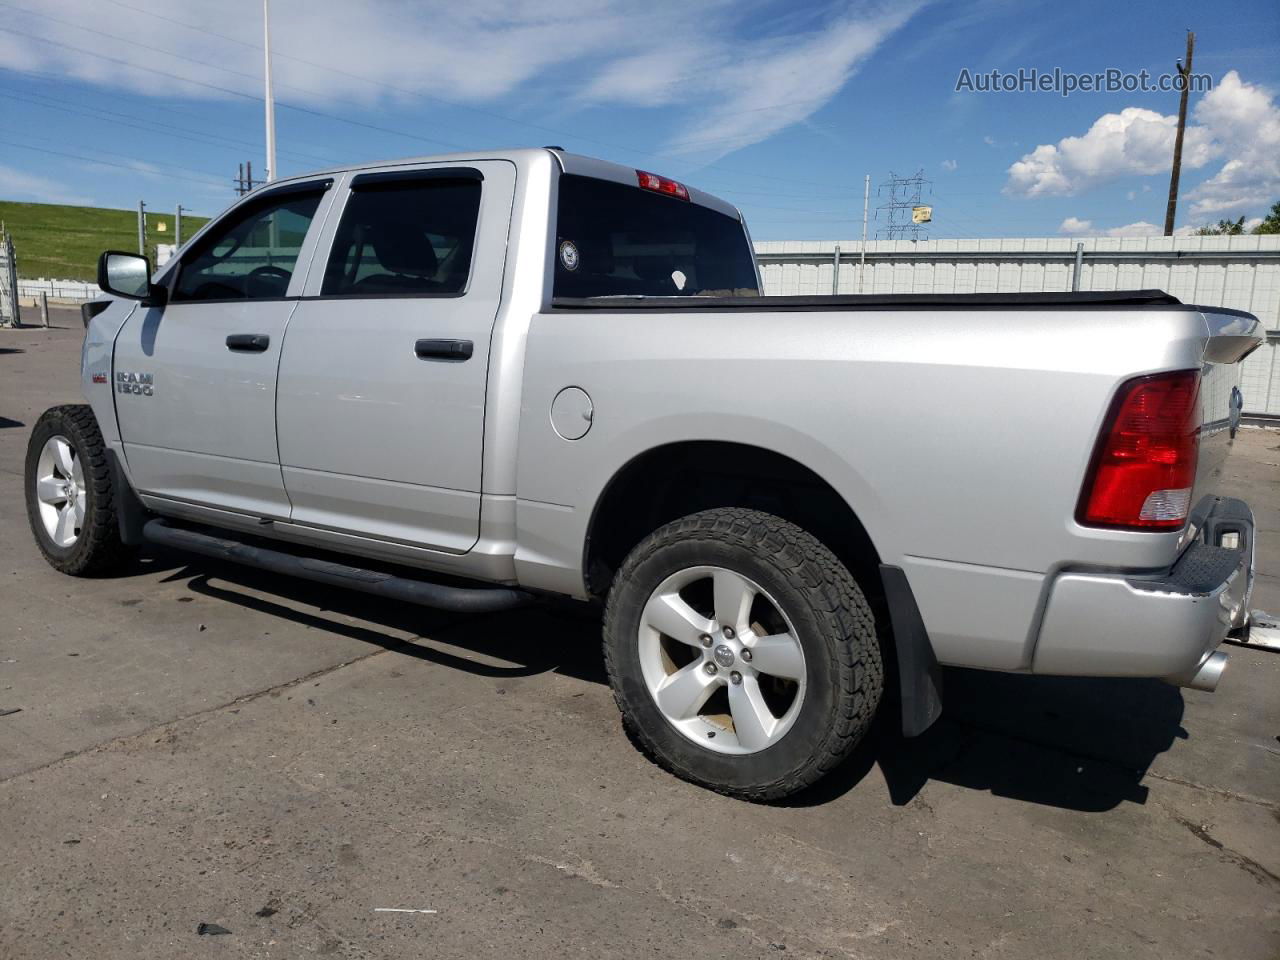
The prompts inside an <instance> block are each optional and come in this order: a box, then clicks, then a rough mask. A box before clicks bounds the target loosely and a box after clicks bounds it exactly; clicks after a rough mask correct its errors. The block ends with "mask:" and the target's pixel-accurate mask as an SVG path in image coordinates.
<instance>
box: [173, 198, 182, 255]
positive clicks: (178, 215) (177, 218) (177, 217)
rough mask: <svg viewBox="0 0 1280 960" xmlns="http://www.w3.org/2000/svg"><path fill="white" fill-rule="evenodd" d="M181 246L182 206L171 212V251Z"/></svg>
mask: <svg viewBox="0 0 1280 960" xmlns="http://www.w3.org/2000/svg"><path fill="white" fill-rule="evenodd" d="M180 246H182V204H178V209H177V210H175V211H174V212H173V249H174V250H177V249H178V248H179V247H180Z"/></svg>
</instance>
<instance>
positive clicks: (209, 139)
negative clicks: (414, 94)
mask: <svg viewBox="0 0 1280 960" xmlns="http://www.w3.org/2000/svg"><path fill="white" fill-rule="evenodd" d="M33 96H34V97H40V98H41V100H47V101H51V102H48V103H42V102H41V101H40V100H32V99H30V98H31V97H33ZM0 97H8V98H9V99H10V100H17V101H20V102H22V103H29V104H31V105H33V106H37V107H43V108H44V109H46V110H61V111H62V112H64V113H71V114H77V115H79V116H82V117H90V118H92V119H95V120H103V121H106V122H107V123H110V124H112V125H113V126H123V127H132V128H133V129H135V130H142V131H143V132H145V133H162V134H164V135H165V136H170V137H176V138H177V139H179V140H188V141H190V142H191V143H199V144H203V145H205V146H213V147H219V148H221V149H224V150H235V151H236V152H239V150H240V148H241V147H253V148H255V149H256V148H257V146H258V144H256V143H251V142H250V141H248V140H236V139H233V138H231V137H222V136H218V135H217V134H206V133H202V132H201V131H199V130H191V129H189V128H187V127H180V126H178V125H176V124H172V123H165V122H163V121H161V120H150V119H147V118H146V117H139V116H137V115H136V114H129V113H120V112H119V111H116V110H103V109H81V108H79V107H75V106H60V104H66V103H71V102H72V101H69V100H60V99H59V98H57V97H50V96H49V95H48V94H44V93H30V94H28V95H26V96H23V95H21V94H16V93H9V92H7V91H3V90H0ZM112 118H121V119H112ZM131 120H132V121H138V122H136V123H131V122H130V121H131ZM144 124H147V125H149V126H144ZM156 128H159V129H156ZM170 131H177V132H170ZM285 152H287V153H289V155H290V156H293V157H301V158H303V159H306V160H311V161H315V162H319V163H336V162H337V161H336V160H334V159H332V158H329V157H318V156H315V155H312V154H305V153H296V152H294V151H283V150H282V151H281V153H285Z"/></svg>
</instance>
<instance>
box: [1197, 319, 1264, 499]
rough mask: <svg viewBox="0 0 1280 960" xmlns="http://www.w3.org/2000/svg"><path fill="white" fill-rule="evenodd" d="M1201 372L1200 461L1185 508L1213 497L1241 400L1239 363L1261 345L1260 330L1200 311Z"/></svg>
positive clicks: (1249, 323) (1247, 321)
mask: <svg viewBox="0 0 1280 960" xmlns="http://www.w3.org/2000/svg"><path fill="white" fill-rule="evenodd" d="M1201 315H1202V317H1203V318H1204V322H1205V332H1206V339H1205V342H1204V343H1205V346H1204V366H1203V369H1202V371H1201V374H1202V376H1201V381H1200V461H1199V464H1198V466H1197V468H1196V482H1195V489H1194V491H1193V492H1192V499H1191V502H1192V503H1193V504H1197V505H1198V504H1200V503H1201V502H1202V500H1203V498H1205V497H1211V496H1217V495H1218V494H1219V493H1220V490H1219V486H1220V484H1221V481H1222V469H1223V466H1224V464H1225V463H1226V459H1227V454H1228V453H1229V452H1230V450H1231V440H1232V438H1233V437H1234V436H1235V432H1236V428H1237V427H1238V426H1239V424H1240V411H1241V409H1242V408H1243V406H1244V397H1243V394H1242V393H1241V392H1240V366H1239V364H1240V361H1241V360H1243V359H1244V358H1245V357H1247V356H1248V355H1249V354H1250V353H1252V352H1253V351H1254V350H1256V349H1257V348H1258V347H1259V346H1260V345H1261V344H1262V339H1263V338H1262V325H1261V324H1260V323H1259V322H1258V319H1257V318H1256V317H1254V316H1252V315H1251V314H1247V313H1242V312H1238V311H1215V310H1213V309H1212V308H1204V310H1203V313H1202V314H1201Z"/></svg>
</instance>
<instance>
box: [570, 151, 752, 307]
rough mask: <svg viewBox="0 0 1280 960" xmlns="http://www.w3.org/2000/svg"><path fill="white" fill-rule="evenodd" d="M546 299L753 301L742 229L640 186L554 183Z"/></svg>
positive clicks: (581, 180)
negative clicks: (551, 268) (551, 270)
mask: <svg viewBox="0 0 1280 960" xmlns="http://www.w3.org/2000/svg"><path fill="white" fill-rule="evenodd" d="M555 253H556V257H555V282H554V286H553V291H552V292H553V296H555V297H564V298H578V297H681V296H685V297H687V296H704V297H707V296H720V297H733V296H750V297H754V296H758V295H759V293H760V291H759V288H758V285H757V284H758V281H757V279H756V270H755V257H754V254H753V253H752V251H751V244H750V242H749V241H748V240H747V232H746V230H745V229H744V228H743V225H742V223H741V221H739V220H738V219H736V218H735V217H730V216H727V215H725V214H723V213H720V212H719V211H717V210H712V209H711V208H710V207H704V206H702V205H700V204H698V203H696V202H692V201H689V200H685V199H682V198H680V197H674V196H668V195H666V194H662V193H657V192H654V191H651V190H643V189H641V188H640V187H639V186H633V185H629V184H625V183H617V182H614V181H611V180H600V179H597V178H595V177H585V176H579V175H576V174H564V175H563V176H561V177H560V199H559V203H558V205H557V210H556V251H555Z"/></svg>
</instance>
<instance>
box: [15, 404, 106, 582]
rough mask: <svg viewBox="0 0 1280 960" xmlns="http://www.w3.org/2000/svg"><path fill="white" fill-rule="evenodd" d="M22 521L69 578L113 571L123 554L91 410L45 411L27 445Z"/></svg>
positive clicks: (64, 408) (102, 446)
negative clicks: (24, 508)
mask: <svg viewBox="0 0 1280 960" xmlns="http://www.w3.org/2000/svg"><path fill="white" fill-rule="evenodd" d="M25 479H26V484H25V485H26V494H27V519H28V520H29V521H30V523H31V532H32V534H33V535H34V536H35V538H36V545H37V546H38V547H39V548H40V552H41V553H43V554H44V558H45V559H46V560H48V561H49V565H50V566H52V567H53V568H54V569H55V570H59V571H61V572H62V573H68V574H71V575H72V576H91V575H93V574H98V573H106V572H109V571H111V570H112V569H114V568H116V567H117V566H118V565H119V564H120V562H121V560H122V559H123V557H124V554H125V553H126V548H125V547H124V545H123V544H122V543H121V542H120V528H119V525H118V522H117V520H116V507H115V495H114V494H115V491H113V490H112V479H111V470H110V467H109V464H108V462H107V451H106V443H105V442H104V441H103V439H102V433H101V432H100V431H99V430H98V421H97V420H96V418H95V417H94V415H93V410H92V409H90V408H89V407H87V406H83V405H75V406H71V405H68V406H62V407H53V408H52V409H50V410H46V411H45V412H44V413H43V414H42V415H41V417H40V419H39V420H38V421H36V425H35V429H34V430H32V431H31V439H30V440H29V441H28V442H27V461H26V478H25Z"/></svg>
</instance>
